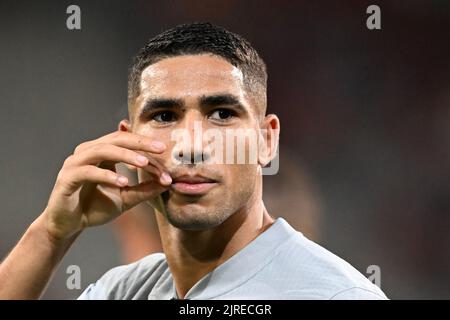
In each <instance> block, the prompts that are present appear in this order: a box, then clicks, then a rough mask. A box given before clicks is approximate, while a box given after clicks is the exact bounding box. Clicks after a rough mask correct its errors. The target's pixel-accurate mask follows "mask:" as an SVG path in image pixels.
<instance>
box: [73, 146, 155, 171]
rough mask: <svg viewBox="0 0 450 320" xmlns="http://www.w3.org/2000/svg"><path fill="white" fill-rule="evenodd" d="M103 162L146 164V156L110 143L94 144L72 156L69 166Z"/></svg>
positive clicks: (139, 165) (141, 165)
mask: <svg viewBox="0 0 450 320" xmlns="http://www.w3.org/2000/svg"><path fill="white" fill-rule="evenodd" d="M105 162H109V163H111V162H115V163H117V162H123V163H126V164H130V165H133V166H136V167H144V166H147V165H148V162H149V161H148V157H146V156H144V155H142V154H140V153H138V152H136V151H132V150H129V149H126V148H121V147H117V146H115V145H111V144H96V145H92V146H91V147H89V148H87V149H85V150H84V151H82V152H79V153H78V154H76V155H73V156H72V159H71V160H70V161H69V164H68V165H69V166H81V165H99V164H100V163H105Z"/></svg>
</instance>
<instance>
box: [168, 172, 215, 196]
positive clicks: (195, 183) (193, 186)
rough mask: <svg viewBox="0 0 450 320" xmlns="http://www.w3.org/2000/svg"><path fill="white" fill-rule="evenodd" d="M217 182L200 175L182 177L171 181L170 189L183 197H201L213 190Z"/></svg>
mask: <svg viewBox="0 0 450 320" xmlns="http://www.w3.org/2000/svg"><path fill="white" fill-rule="evenodd" d="M217 184H218V182H217V181H216V180H213V179H210V178H206V177H203V176H200V175H194V176H189V175H184V176H180V177H177V178H174V179H173V182H172V185H171V189H173V190H174V191H175V192H177V193H181V194H184V195H202V194H205V193H207V192H208V191H210V190H211V189H212V188H214V187H215V186H216V185H217Z"/></svg>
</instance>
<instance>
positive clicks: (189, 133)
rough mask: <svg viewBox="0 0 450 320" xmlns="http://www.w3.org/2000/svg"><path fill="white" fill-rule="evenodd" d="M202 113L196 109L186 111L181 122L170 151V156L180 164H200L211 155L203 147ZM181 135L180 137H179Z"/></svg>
mask: <svg viewBox="0 0 450 320" xmlns="http://www.w3.org/2000/svg"><path fill="white" fill-rule="evenodd" d="M202 119H203V117H202V115H201V113H198V112H196V111H192V112H188V113H187V114H186V115H185V117H184V119H183V122H182V124H181V128H179V129H181V131H179V133H180V134H179V135H178V141H177V144H176V145H175V147H174V148H173V151H172V158H173V159H174V160H175V161H176V162H177V163H181V164H190V165H195V164H201V163H205V162H206V161H208V160H209V159H210V157H211V155H210V152H209V151H207V150H206V148H205V147H204V143H205V141H204V135H203V128H202ZM180 135H181V139H180Z"/></svg>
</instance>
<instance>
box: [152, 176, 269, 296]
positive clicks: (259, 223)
mask: <svg viewBox="0 0 450 320" xmlns="http://www.w3.org/2000/svg"><path fill="white" fill-rule="evenodd" d="M258 182H259V183H257V187H256V188H255V192H254V194H253V196H252V197H251V199H250V200H249V202H248V204H247V205H246V206H244V207H243V208H241V209H240V210H238V211H237V212H235V213H234V214H232V215H231V216H230V217H229V218H228V219H227V220H226V221H225V222H223V223H222V224H220V225H219V226H217V227H215V228H212V229H208V230H200V231H192V230H181V229H178V228H175V227H174V226H172V225H171V224H170V223H168V221H167V220H166V218H165V217H164V216H163V214H161V213H160V212H157V221H158V226H159V230H160V235H161V242H162V246H163V248H164V253H165V254H166V258H167V262H168V264H169V268H170V271H171V273H172V276H173V279H174V282H175V288H176V290H177V294H178V297H180V298H181V299H183V298H184V297H185V295H186V293H187V292H188V291H189V289H191V288H192V287H193V286H194V285H195V284H196V283H197V282H198V281H199V280H200V279H201V278H203V277H204V276H205V275H207V274H208V273H210V272H211V271H212V270H214V269H215V268H217V267H218V266H219V265H220V264H222V263H224V262H225V261H227V260H228V259H229V258H230V257H232V256H233V255H234V254H236V253H237V252H238V251H240V250H241V249H243V248H244V247H245V246H246V245H247V244H249V243H250V242H251V241H252V240H254V239H255V238H256V237H257V236H258V235H259V234H261V233H262V232H264V231H265V230H266V229H267V228H268V227H269V226H270V225H271V224H272V223H273V222H274V220H273V218H272V217H271V216H270V215H269V214H268V212H267V210H266V209H265V207H264V204H263V201H262V186H261V184H262V183H261V182H262V181H258Z"/></svg>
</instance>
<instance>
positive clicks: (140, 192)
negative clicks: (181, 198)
mask: <svg viewBox="0 0 450 320" xmlns="http://www.w3.org/2000/svg"><path fill="white" fill-rule="evenodd" d="M167 189H168V186H163V185H161V184H160V183H159V182H157V181H146V182H142V183H140V184H138V185H135V186H131V187H130V186H126V187H123V188H121V189H120V196H121V198H122V212H124V211H126V210H129V209H131V208H132V207H134V206H136V205H138V204H139V203H141V202H143V201H146V200H150V199H153V198H156V197H157V196H158V195H160V194H161V193H163V192H164V191H165V190H167Z"/></svg>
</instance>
